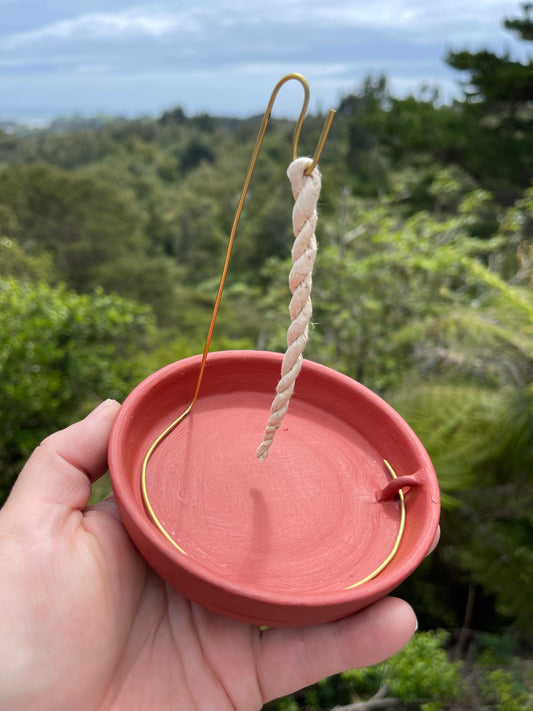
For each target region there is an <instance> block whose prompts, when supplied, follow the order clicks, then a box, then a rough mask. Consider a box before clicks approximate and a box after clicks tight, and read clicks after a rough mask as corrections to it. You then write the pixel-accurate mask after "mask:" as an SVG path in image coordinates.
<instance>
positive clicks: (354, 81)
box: [0, 0, 531, 118]
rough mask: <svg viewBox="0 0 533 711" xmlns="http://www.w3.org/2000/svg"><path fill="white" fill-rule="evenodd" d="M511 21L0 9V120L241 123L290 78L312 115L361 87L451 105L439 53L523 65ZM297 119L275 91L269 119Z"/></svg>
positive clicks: (322, 5)
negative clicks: (367, 83) (437, 93)
mask: <svg viewBox="0 0 533 711" xmlns="http://www.w3.org/2000/svg"><path fill="white" fill-rule="evenodd" d="M520 15H521V10H520V4H519V2H512V1H510V0H440V1H439V0H363V1H361V0H320V1H318V0H261V1H260V2H258V1H257V0H218V1H217V0H186V1H185V0H173V1H171V0H161V1H160V2H150V1H146V0H138V2H131V1H130V0H48V1H47V2H43V1H42V0H0V118H5V117H28V118H29V117H39V116H46V117H52V116H60V115H70V114H73V113H77V114H81V115H84V116H94V115H96V114H102V113H103V114H110V115H122V116H131V117H132V116H138V115H146V114H148V115H160V114H161V113H162V112H163V111H164V110H166V109H169V108H172V107H175V106H178V105H179V106H181V107H182V108H183V109H184V110H185V112H186V113H187V114H188V115H193V114H196V113H200V112H204V111H206V112H208V113H211V114H215V115H219V116H241V117H242V116H251V115H255V114H259V113H262V112H263V111H264V108H265V106H266V104H267V102H268V98H269V96H270V93H271V91H272V89H273V87H274V86H275V84H276V83H277V81H278V79H280V78H281V77H282V76H284V75H285V74H287V73H290V72H300V73H302V74H303V75H304V76H305V77H306V79H307V80H308V82H309V86H310V90H311V104H310V109H311V110H312V111H314V112H318V111H326V110H327V109H328V108H329V107H330V106H331V107H335V106H336V105H338V103H339V101H340V99H341V98H342V97H343V96H346V95H347V94H349V93H351V92H354V91H356V90H357V88H358V87H360V85H361V82H362V81H363V80H364V78H365V77H367V76H369V75H372V76H376V77H377V76H379V75H380V74H386V75H387V77H388V79H389V83H390V87H391V90H392V92H393V93H394V94H395V95H397V96H399V95H405V94H406V93H409V92H419V91H420V89H421V87H422V86H423V85H424V84H429V85H437V86H438V87H439V88H440V90H441V93H442V96H443V98H444V99H449V98H450V97H451V96H453V95H454V93H455V94H456V95H458V94H459V92H460V89H459V88H458V82H459V80H460V79H461V76H460V74H459V73H458V72H456V71H454V70H452V69H451V68H449V67H448V66H447V65H446V64H445V62H444V56H445V54H446V52H447V51H448V50H449V49H469V50H471V51H475V50H478V49H481V48H486V47H487V48H490V49H492V50H493V51H496V52H498V53H500V52H504V51H507V50H508V51H509V52H510V53H511V55H512V56H513V57H514V58H516V59H522V60H524V59H525V58H526V57H528V56H529V55H530V50H529V47H528V44H526V43H524V42H520V41H518V40H516V39H515V38H514V37H513V35H512V34H511V33H509V32H508V31H506V30H505V29H504V28H503V27H502V19H503V18H504V17H517V16H520ZM530 44H531V43H529V45H530ZM298 92H300V93H298ZM300 105H301V88H300V87H298V86H296V88H289V87H288V86H284V87H283V89H282V91H281V92H280V94H279V97H278V100H277V102H276V107H275V110H274V115H279V116H294V115H296V114H298V112H299V108H300Z"/></svg>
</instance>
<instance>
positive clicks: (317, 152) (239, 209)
mask: <svg viewBox="0 0 533 711" xmlns="http://www.w3.org/2000/svg"><path fill="white" fill-rule="evenodd" d="M293 79H294V80H296V81H298V82H300V84H301V85H302V86H303V89H304V101H303V104H302V108H301V110H300V115H299V117H298V120H297V122H296V127H295V129H294V135H293V139H292V159H293V160H295V159H296V158H297V157H298V141H299V139H300V133H301V130H302V125H303V122H304V119H305V115H306V113H307V107H308V105H309V95H310V92H309V84H308V83H307V80H306V79H305V78H304V77H303V76H302V75H301V74H297V73H292V74H287V75H286V76H284V77H283V78H282V79H280V80H279V81H278V83H277V84H276V86H275V87H274V89H273V91H272V94H271V95H270V100H269V102H268V104H267V108H266V111H265V114H264V116H263V121H262V123H261V127H260V129H259V133H258V135H257V138H256V141H255V145H254V149H253V151H252V157H251V159H250V165H249V167H248V172H247V173H246V178H245V180H244V185H243V188H242V192H241V196H240V198H239V202H238V204H237V209H236V211H235V217H234V219H233V226H232V228H231V232H230V236H229V240H228V247H227V250H226V257H225V260H224V266H223V268H222V274H221V276H220V283H219V286H218V292H217V296H216V299H215V304H214V306H213V312H212V315H211V321H210V324H209V330H208V333H207V338H206V341H205V346H204V351H203V354H202V361H201V364H200V371H199V373H198V379H197V381H196V388H195V390H194V394H193V396H192V400H191V402H190V404H189V406H188V407H187V408H186V410H185V411H184V412H183V413H182V414H181V415H180V416H179V417H178V418H177V419H176V420H175V421H174V422H173V423H172V424H171V425H169V426H168V427H167V429H166V430H165V431H164V432H162V433H161V434H160V435H159V436H158V438H157V439H156V440H155V442H153V443H152V445H151V447H150V449H149V450H148V452H147V454H146V456H145V458H144V461H143V465H142V474H141V488H142V495H143V500H144V503H145V506H146V508H147V510H148V513H149V514H150V516H151V518H152V520H153V522H154V523H155V525H156V526H157V528H158V529H159V530H160V532H161V533H162V534H163V535H164V536H165V537H166V538H167V539H168V540H169V541H170V542H171V543H172V544H173V545H174V546H175V547H176V548H178V549H179V550H180V551H181V552H182V553H185V551H183V550H182V549H181V548H180V547H179V546H178V545H177V543H176V542H175V541H174V540H173V539H172V537H171V536H169V534H168V533H167V532H166V531H165V529H164V528H163V526H162V525H161V524H160V522H159V520H158V518H157V516H156V514H155V512H154V510H153V508H152V505H151V504H150V500H149V496H148V491H147V487H146V471H147V467H148V461H149V459H150V457H151V456H152V454H153V453H154V450H155V449H156V447H157V446H158V445H159V444H160V443H161V441H162V440H163V439H164V438H165V437H166V436H167V435H168V434H169V433H170V432H171V431H172V430H173V429H174V428H175V427H176V426H177V425H179V423H180V422H181V421H182V420H184V419H185V417H187V415H188V414H189V412H190V411H191V410H192V408H193V405H194V403H195V402H196V400H197V398H198V393H199V392H200V385H201V383H202V379H203V375H204V370H205V364H206V360H207V356H208V353H209V347H210V345H211V338H212V336H213V330H214V327H215V321H216V318H217V314H218V309H219V307H220V301H221V299H222V292H223V291H224V284H225V282H226V276H227V274H228V268H229V262H230V257H231V252H232V249H233V243H234V241H235V234H236V232H237V225H238V224H239V219H240V216H241V213H242V209H243V206H244V201H245V199H246V194H247V193H248V187H249V185H250V181H251V179H252V174H253V172H254V168H255V165H256V163H257V158H258V156H259V152H260V150H261V146H262V145H263V139H264V137H265V133H266V129H267V126H268V122H269V120H270V116H271V114H272V109H273V107H274V103H275V101H276V97H277V95H278V93H279V90H280V89H281V87H282V86H283V85H284V84H286V83H287V82H289V81H291V80H293ZM334 116H335V111H334V110H333V109H330V110H329V113H328V116H327V118H326V121H325V123H324V127H323V128H322V133H321V134H320V137H319V139H318V143H317V146H316V149H315V153H314V155H313V158H312V162H311V163H310V164H309V166H308V167H307V168H306V169H305V172H304V174H305V175H309V174H310V173H312V171H313V170H314V169H315V167H316V165H317V163H318V161H319V159H320V155H321V153H322V149H323V148H324V145H325V143H326V139H327V137H328V133H329V129H330V128H331V123H332V121H333V117H334ZM185 555H186V553H185Z"/></svg>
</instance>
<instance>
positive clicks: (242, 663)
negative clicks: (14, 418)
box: [0, 400, 416, 711]
mask: <svg viewBox="0 0 533 711" xmlns="http://www.w3.org/2000/svg"><path fill="white" fill-rule="evenodd" d="M118 409H119V404H118V403H116V402H115V401H112V400H107V401H105V402H103V403H102V404H101V405H100V406H99V407H98V408H96V410H94V411H93V412H92V413H91V414H90V415H88V416H87V417H86V418H85V419H84V420H82V421H81V422H77V423H76V424H74V425H71V426H70V427H68V428H67V429H65V430H62V431H61V432H57V433H56V434H53V435H51V436H50V437H48V438H47V439H45V440H44V442H43V443H42V444H41V446H40V447H38V448H37V449H36V450H35V452H34V453H33V455H32V456H31V457H30V459H29V461H28V463H27V464H26V466H25V467H24V469H23V471H22V473H21V474H20V476H19V478H18V480H17V482H16V484H15V486H14V487H13V491H12V492H11V494H10V496H9V499H8V500H7V502H6V504H5V505H4V507H3V508H2V510H1V511H0V560H1V569H0V570H1V575H0V707H1V708H5V709H9V710H10V711H41V710H42V711H63V709H64V710H65V711H73V710H74V709H75V710H76V711H107V710H113V711H141V710H143V711H144V710H146V711H193V710H196V711H199V710H201V711H204V710H205V711H215V709H216V711H225V710H226V709H228V710H231V711H253V710H254V709H260V708H261V707H262V705H263V704H264V703H266V702H267V701H269V700H270V699H273V698H276V697H278V696H283V695H285V694H289V693H291V692H293V691H296V690H297V689H299V688H302V687H304V686H307V685H309V684H312V683H314V682H316V681H318V680H319V679H322V678H324V677H326V676H329V675H331V674H335V673H338V672H340V671H342V670H345V669H349V668H353V667H358V666H368V665H371V664H376V663H377V662H380V661H382V660H383V659H385V658H387V657H389V656H391V655H392V654H394V653H395V652H397V651H399V650H400V649H401V648H402V647H403V646H404V645H405V644H406V643H407V642H408V640H409V639H410V637H411V635H412V634H413V632H414V631H415V628H416V618H415V615H414V613H413V611H412V609H411V608H410V607H409V605H408V604H407V603H405V602H404V601H402V600H398V599H395V598H387V599H384V600H381V601H380V602H378V603H376V604H374V605H372V606H371V607H369V608H367V609H365V610H363V611H362V612H359V613H358V614H356V615H354V616H352V617H350V618H347V619H345V620H341V621H339V622H335V623H332V624H326V625H319V626H316V627H304V628H291V629H269V630H266V631H263V632H261V631H260V630H259V629H258V628H257V627H253V626H250V625H246V624H243V623H240V622H235V621H232V620H230V619H226V618H224V617H222V616H219V615H216V614H213V613H211V612H208V611H206V610H204V609H203V608H201V607H199V606H198V605H196V604H195V603H192V602H190V601H189V600H187V599H186V598H184V597H183V596H182V595H180V594H179V593H178V592H176V591H175V590H174V589H173V588H171V587H170V586H169V585H167V584H166V583H165V582H164V581H163V580H162V579H161V578H159V577H158V576H157V575H156V574H155V573H154V572H153V571H152V570H151V569H150V568H149V567H148V565H147V564H146V563H145V562H144V560H143V559H142V558H141V557H140V555H139V554H138V553H137V551H136V549H135V548H134V546H133V544H132V543H131V541H130V539H129V537H128V535H127V534H126V532H125V530H124V528H123V526H122V523H121V522H120V518H119V515H118V512H117V509H116V505H115V503H114V502H113V500H112V498H107V500H104V501H103V502H101V503H99V504H96V505H94V506H88V505H87V504H88V501H89V497H90V493H91V482H93V481H95V480H96V479H98V477H99V476H101V475H102V474H103V473H104V472H105V470H106V469H107V442H108V438H109V432H110V428H111V425H112V422H113V419H114V417H115V415H116V414H117V412H118Z"/></svg>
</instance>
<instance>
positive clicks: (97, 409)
mask: <svg viewBox="0 0 533 711" xmlns="http://www.w3.org/2000/svg"><path fill="white" fill-rule="evenodd" d="M111 403H116V400H113V399H112V398H108V399H107V400H104V401H103V402H101V403H100V404H99V405H97V406H96V407H95V408H94V410H92V411H91V412H89V414H88V415H87V417H92V416H93V415H96V413H97V412H100V410H105V408H106V407H109V405H111Z"/></svg>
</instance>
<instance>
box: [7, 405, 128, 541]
mask: <svg viewBox="0 0 533 711" xmlns="http://www.w3.org/2000/svg"><path fill="white" fill-rule="evenodd" d="M119 407H120V405H119V404H118V402H116V401H115V400H105V401H104V402H102V403H101V404H100V405H99V406H98V407H97V408H96V409H95V410H93V411H92V412H91V413H90V414H89V415H87V417H86V418H85V419H84V420H81V421H80V422H76V423H75V424H73V425H71V426H70V427H67V428H66V429H64V430H61V431H59V432H56V433H55V434H53V435H50V436H49V437H47V438H46V439H45V440H43V442H42V443H41V444H40V446H39V447H37V449H36V450H35V451H34V452H33V454H32V455H31V457H30V459H29V460H28V462H27V463H26V465H25V467H24V469H23V470H22V472H21V473H20V475H19V477H18V479H17V481H16V482H15V486H14V487H13V490H12V492H11V494H10V496H9V498H8V500H7V502H6V504H5V506H4V509H3V510H2V516H3V517H4V516H13V517H14V521H17V523H21V524H22V525H24V526H27V525H28V524H29V525H31V527H32V528H33V529H35V528H36V527H37V528H38V530H40V531H41V532H42V531H43V530H51V528H54V527H55V525H56V524H57V523H58V520H62V521H64V519H65V516H66V515H68V514H70V513H71V512H72V511H74V510H82V509H83V508H85V506H86V505H87V503H88V501H89V497H90V495H91V483H92V482H93V481H95V480H96V479H98V477H100V476H101V475H102V474H103V473H104V472H105V471H106V469H107V444H108V440H109V433H110V431H111V425H112V424H113V420H114V418H115V415H116V414H117V412H118V410H119ZM4 521H5V518H4Z"/></svg>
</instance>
